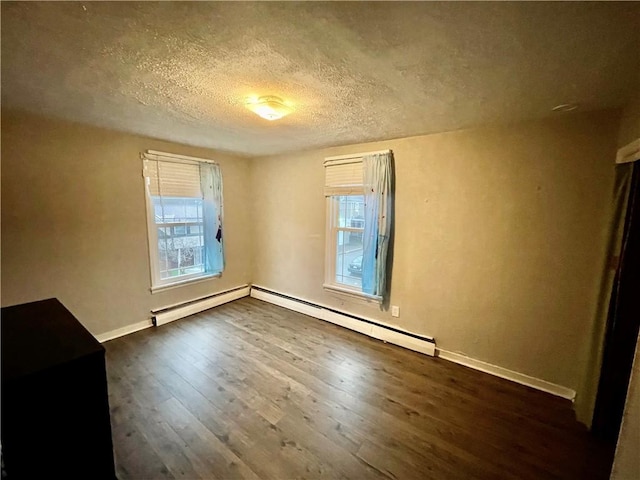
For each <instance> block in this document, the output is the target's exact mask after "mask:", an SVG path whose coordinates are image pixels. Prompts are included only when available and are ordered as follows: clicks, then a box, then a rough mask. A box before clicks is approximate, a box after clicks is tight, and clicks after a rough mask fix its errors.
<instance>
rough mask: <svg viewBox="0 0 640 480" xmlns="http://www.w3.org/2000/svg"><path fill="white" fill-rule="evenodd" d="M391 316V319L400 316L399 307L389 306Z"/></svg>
mask: <svg viewBox="0 0 640 480" xmlns="http://www.w3.org/2000/svg"><path fill="white" fill-rule="evenodd" d="M391 316H392V317H399V316H400V307H399V306H397V305H392V306H391Z"/></svg>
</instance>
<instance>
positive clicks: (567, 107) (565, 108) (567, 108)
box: [551, 103, 578, 112]
mask: <svg viewBox="0 0 640 480" xmlns="http://www.w3.org/2000/svg"><path fill="white" fill-rule="evenodd" d="M576 108H578V105H577V104H576V103H561V104H560V105H556V106H555V107H553V108H552V109H551V110H552V111H554V112H573V111H574V110H575V109H576Z"/></svg>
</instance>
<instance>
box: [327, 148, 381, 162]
mask: <svg viewBox="0 0 640 480" xmlns="http://www.w3.org/2000/svg"><path fill="white" fill-rule="evenodd" d="M381 153H391V150H390V149H387V150H378V151H377V152H365V153H350V154H348V155H336V156H335V157H326V158H325V159H324V161H325V162H327V161H332V160H349V159H352V158H361V157H365V156H367V155H379V154H381Z"/></svg>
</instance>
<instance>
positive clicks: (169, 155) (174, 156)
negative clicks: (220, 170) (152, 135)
mask: <svg viewBox="0 0 640 480" xmlns="http://www.w3.org/2000/svg"><path fill="white" fill-rule="evenodd" d="M143 155H153V156H156V157H164V158H169V159H175V160H187V161H190V162H198V163H212V164H213V165H217V164H218V163H217V162H214V161H213V160H208V159H206V158H198V157H189V156H187V155H178V154H175V153H167V152H159V151H157V150H147V151H146V152H145V153H144V154H143Z"/></svg>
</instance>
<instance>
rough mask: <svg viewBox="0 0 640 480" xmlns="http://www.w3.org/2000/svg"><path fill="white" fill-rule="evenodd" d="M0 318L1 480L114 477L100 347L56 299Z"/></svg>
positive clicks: (16, 309)
mask: <svg viewBox="0 0 640 480" xmlns="http://www.w3.org/2000/svg"><path fill="white" fill-rule="evenodd" d="M1 315H2V317H1V319H0V323H1V326H2V328H1V333H2V337H1V342H2V345H1V348H2V392H1V394H2V412H1V413H2V417H1V419H0V422H1V432H2V433H1V437H2V457H3V460H4V466H5V470H6V474H7V477H8V479H9V480H11V479H19V478H33V479H45V478H74V479H75V478H78V479H79V478H82V479H98V478H100V479H102V478H110V479H113V478H115V469H114V462H113V445H112V440H111V423H110V419H109V400H108V396H107V377H106V370H105V351H104V347H103V346H102V345H100V343H99V342H98V341H97V340H96V339H95V338H94V337H93V336H92V335H91V334H90V333H89V332H88V331H87V330H86V329H85V328H84V327H83V326H82V325H81V324H80V322H78V320H76V319H75V317H74V316H73V315H72V314H71V312H69V311H68V310H67V309H66V308H65V307H64V305H62V304H61V303H60V302H59V301H58V300H57V299H53V298H52V299H48V300H42V301H39V302H33V303H26V304H23V305H16V306H13V307H5V308H3V309H2V313H1Z"/></svg>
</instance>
